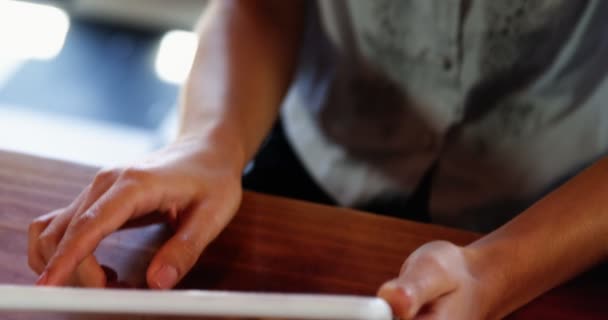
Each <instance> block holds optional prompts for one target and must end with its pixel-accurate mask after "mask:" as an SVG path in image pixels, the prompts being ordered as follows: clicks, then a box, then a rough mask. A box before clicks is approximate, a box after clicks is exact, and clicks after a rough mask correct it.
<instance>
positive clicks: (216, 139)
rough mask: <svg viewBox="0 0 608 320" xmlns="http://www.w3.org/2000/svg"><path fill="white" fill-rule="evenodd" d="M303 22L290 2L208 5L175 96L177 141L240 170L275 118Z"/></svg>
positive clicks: (297, 6) (227, 1) (224, 1)
mask: <svg viewBox="0 0 608 320" xmlns="http://www.w3.org/2000/svg"><path fill="white" fill-rule="evenodd" d="M303 17H304V10H303V8H302V5H301V4H300V3H299V2H296V1H276V0H272V1H269V0H266V1H236V0H219V1H213V2H211V3H210V4H209V6H208V8H207V9H206V12H205V13H204V15H203V16H202V18H201V21H200V22H199V25H198V27H197V31H198V34H199V47H198V50H197V54H196V58H195V62H194V64H193V68H192V71H191V73H190V75H189V77H188V81H187V83H186V85H185V86H184V88H183V91H182V95H181V107H182V115H181V118H182V121H181V128H180V133H179V137H180V138H182V139H183V138H185V137H186V138H191V137H194V139H195V140H196V139H199V140H202V141H203V142H204V143H210V141H211V143H213V144H214V146H213V147H214V148H222V149H224V150H226V149H230V150H226V151H227V153H228V154H233V155H234V158H235V159H234V160H235V161H234V162H235V165H236V166H237V167H240V168H241V169H242V167H243V166H244V165H245V163H246V162H247V161H248V160H249V159H250V158H251V157H252V156H253V154H254V153H255V150H257V148H258V147H259V145H260V144H261V142H262V140H263V139H264V137H265V135H266V134H267V132H268V131H269V129H270V127H271V126H272V123H273V122H274V120H275V118H276V116H277V114H278V109H279V106H280V104H281V101H282V99H283V97H284V95H285V93H286V91H287V89H288V86H289V83H290V81H291V77H292V73H293V71H294V69H295V65H296V56H297V49H298V46H299V41H300V33H301V29H302V24H303Z"/></svg>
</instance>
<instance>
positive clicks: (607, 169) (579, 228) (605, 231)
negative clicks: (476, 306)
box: [467, 160, 608, 319]
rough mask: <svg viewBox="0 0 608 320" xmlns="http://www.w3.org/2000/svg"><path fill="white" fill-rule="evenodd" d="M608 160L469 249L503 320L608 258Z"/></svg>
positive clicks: (492, 312) (493, 312)
mask: <svg viewBox="0 0 608 320" xmlns="http://www.w3.org/2000/svg"><path fill="white" fill-rule="evenodd" d="M607 182H608V160H601V161H599V162H597V163H596V164H595V165H593V166H591V167H590V168H588V169H587V170H585V171H584V172H582V173H581V174H579V175H578V176H576V177H575V178H573V179H572V180H571V181H569V182H568V183H566V184H565V185H563V186H562V187H560V188H559V189H557V190H555V191H554V192H552V193H551V194H549V195H548V196H546V197H545V198H543V199H542V200H540V201H539V202H537V203H536V204H535V205H533V206H532V207H530V208H529V209H527V210H526V211H524V212H523V213H522V214H521V215H520V216H518V217H517V218H515V219H514V220H513V221H511V222H510V223H508V224H506V225H505V226H503V227H501V228H500V229H498V230H496V231H495V232H493V233H491V234H489V235H488V236H486V237H484V238H482V239H480V240H479V241H477V242H474V243H473V244H471V245H470V246H468V247H467V250H468V251H469V252H470V253H471V256H472V261H473V263H472V264H471V267H472V268H474V269H475V270H472V273H473V274H476V275H479V277H478V279H477V280H478V281H479V284H480V287H481V288H483V289H482V290H483V291H484V292H485V293H486V295H487V299H488V300H487V301H488V302H489V303H488V308H489V314H488V319H496V318H501V317H504V316H506V315H507V314H509V313H510V312H512V311H514V310H515V309H517V308H518V307H520V306H522V305H524V304H525V303H527V302H529V301H530V300H532V299H534V298H535V297H537V296H538V295H540V294H542V293H544V292H545V291H547V290H549V289H551V288H553V287H555V286H556V285H558V284H560V283H562V282H564V281H567V280H568V279H570V278H572V277H573V276H575V275H576V274H578V273H580V272H583V271H584V270H585V269H588V268H590V267H592V266H593V265H595V264H598V263H600V262H602V261H603V260H605V259H606V258H607V257H608V183H607Z"/></svg>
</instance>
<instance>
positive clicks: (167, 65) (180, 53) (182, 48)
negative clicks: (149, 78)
mask: <svg viewBox="0 0 608 320" xmlns="http://www.w3.org/2000/svg"><path fill="white" fill-rule="evenodd" d="M197 46H198V38H197V36H196V34H195V33H194V32H187V31H181V30H174V31H169V32H167V33H166V34H165V35H164V36H163V38H162V39H161V41H160V46H159V49H158V54H157V55H156V63H155V68H156V74H157V75H158V77H159V78H160V79H162V80H163V81H166V82H169V83H173V84H181V83H183V82H184V81H186V78H187V77H188V73H189V72H190V68H192V63H193V62H194V56H195V54H196V47H197Z"/></svg>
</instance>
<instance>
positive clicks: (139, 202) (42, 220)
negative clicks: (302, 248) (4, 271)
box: [28, 139, 243, 289]
mask: <svg viewBox="0 0 608 320" xmlns="http://www.w3.org/2000/svg"><path fill="white" fill-rule="evenodd" d="M228 149H230V148H228V147H226V146H221V147H218V146H214V145H211V144H210V143H207V144H205V143H201V142H200V141H197V140H195V139H181V140H179V141H177V142H175V143H173V144H172V145H170V146H169V147H167V148H165V149H163V150H161V151H159V152H157V153H154V154H152V155H151V156H149V157H148V158H147V159H146V160H144V161H141V162H139V163H136V164H134V165H131V166H127V167H122V168H117V169H111V170H102V171H100V172H99V173H98V174H97V176H96V177H95V179H94V180H93V182H92V183H91V184H90V185H89V186H87V187H86V188H85V189H84V190H83V191H82V193H81V194H80V195H79V196H78V197H77V198H76V199H75V200H74V201H73V202H72V203H71V204H70V205H68V206H67V207H65V208H62V209H58V210H55V211H53V212H51V213H49V214H47V215H44V216H41V217H39V218H37V219H36V220H35V221H33V222H32V223H31V225H30V228H29V240H28V242H29V244H28V258H29V265H30V267H31V268H32V269H33V270H34V271H36V272H37V273H38V274H40V275H41V276H40V278H39V280H38V284H39V285H53V286H61V285H66V284H68V282H76V284H78V285H81V286H87V287H103V286H105V285H106V276H105V273H104V270H103V268H102V267H101V266H100V265H99V263H98V262H97V260H96V259H95V257H94V255H93V253H94V251H95V249H96V248H97V246H98V245H99V243H100V242H101V240H103V239H104V238H105V237H106V236H108V235H109V234H111V233H112V232H114V231H116V230H118V229H120V228H121V227H122V226H123V225H125V224H126V223H127V222H129V221H132V220H136V219H137V220H139V218H145V217H148V216H150V215H151V214H152V213H161V214H162V215H163V216H164V218H165V219H166V221H167V222H169V223H171V224H172V225H174V226H175V234H174V235H173V236H172V237H171V238H170V239H169V240H167V242H166V243H164V244H163V246H162V247H161V248H160V249H159V250H158V252H157V253H156V254H155V256H154V257H153V259H152V261H151V262H150V265H149V266H148V270H147V274H146V279H147V283H148V286H149V287H150V288H157V289H168V288H172V287H173V286H175V285H176V284H177V282H178V281H179V280H180V279H181V278H182V277H183V276H184V275H185V274H186V273H187V272H188V271H189V270H190V269H191V268H192V266H193V265H194V264H195V262H196V261H197V259H198V257H199V256H200V254H201V253H202V251H203V249H204V248H205V247H206V246H207V244H209V242H210V241H212V240H213V239H214V238H215V237H216V236H217V235H218V234H219V233H220V232H221V230H222V229H223V228H224V227H225V226H226V225H227V224H228V222H229V221H230V220H231V218H232V217H233V216H234V214H235V212H236V210H237V209H238V207H239V205H240V201H241V194H242V189H241V173H242V165H243V161H242V160H243V157H242V156H241V155H240V154H238V153H236V152H234V150H235V149H231V150H232V152H228V151H229V150H228ZM235 153H236V154H235Z"/></svg>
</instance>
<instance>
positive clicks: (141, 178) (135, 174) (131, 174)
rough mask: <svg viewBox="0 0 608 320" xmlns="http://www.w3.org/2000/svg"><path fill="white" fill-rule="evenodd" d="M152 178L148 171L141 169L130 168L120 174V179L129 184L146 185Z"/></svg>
mask: <svg viewBox="0 0 608 320" xmlns="http://www.w3.org/2000/svg"><path fill="white" fill-rule="evenodd" d="M150 177H151V173H150V172H149V171H148V170H145V169H142V168H139V167H128V168H126V169H124V170H123V171H122V173H121V174H120V179H121V180H124V181H129V182H136V183H144V182H145V181H148V180H149V179H150Z"/></svg>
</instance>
